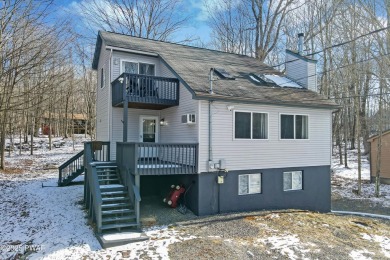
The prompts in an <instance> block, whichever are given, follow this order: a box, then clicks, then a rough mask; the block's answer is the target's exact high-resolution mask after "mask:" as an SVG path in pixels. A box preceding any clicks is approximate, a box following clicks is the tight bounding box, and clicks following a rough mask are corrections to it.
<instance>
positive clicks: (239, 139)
mask: <svg viewBox="0 0 390 260" xmlns="http://www.w3.org/2000/svg"><path fill="white" fill-rule="evenodd" d="M236 112H242V113H250V114H251V128H250V129H251V138H236ZM253 113H256V114H267V138H265V139H258V138H256V139H253ZM233 140H237V141H245V140H247V141H248V140H249V141H253V140H255V141H267V140H269V113H268V112H259V111H248V110H233Z"/></svg>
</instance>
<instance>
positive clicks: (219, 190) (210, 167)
mask: <svg viewBox="0 0 390 260" xmlns="http://www.w3.org/2000/svg"><path fill="white" fill-rule="evenodd" d="M213 74H214V68H210V74H209V82H210V89H209V93H210V94H214V91H213ZM212 103H213V100H211V99H210V100H209V163H208V170H209V172H210V171H211V170H212V169H214V163H213V142H212V140H213V135H212V134H213V131H212V130H213V129H212V126H213V118H212V112H211V105H212ZM217 178H218V177H217ZM213 185H215V183H213ZM217 196H218V197H217V207H218V208H217V210H218V213H220V212H221V209H220V200H221V188H220V187H219V184H217ZM211 203H213V202H211ZM212 205H213V204H212ZM212 207H213V206H212Z"/></svg>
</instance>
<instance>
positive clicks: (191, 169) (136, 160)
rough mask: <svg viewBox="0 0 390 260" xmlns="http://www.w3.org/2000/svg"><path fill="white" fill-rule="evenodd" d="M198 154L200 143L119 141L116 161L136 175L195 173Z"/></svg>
mask: <svg viewBox="0 0 390 260" xmlns="http://www.w3.org/2000/svg"><path fill="white" fill-rule="evenodd" d="M197 155H198V144H170V143H169V144H166V143H117V151H116V161H117V164H118V166H119V167H120V168H125V169H126V170H128V171H129V172H130V173H131V174H135V175H136V174H139V175H171V174H195V173H197V172H198V168H197V165H198V156H197Z"/></svg>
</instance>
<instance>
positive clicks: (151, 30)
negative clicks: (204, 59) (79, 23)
mask: <svg viewBox="0 0 390 260" xmlns="http://www.w3.org/2000/svg"><path fill="white" fill-rule="evenodd" d="M80 6H81V8H80V9H81V12H82V15H83V17H84V18H85V19H86V21H87V22H88V24H89V25H90V28H91V30H92V31H93V32H94V33H95V32H96V29H102V30H109V31H112V32H117V33H123V34H128V35H132V36H138V37H144V38H148V39H158V40H168V39H169V37H170V36H172V35H173V34H174V33H175V32H177V31H178V30H179V29H181V28H182V27H183V26H184V25H185V23H186V22H187V20H188V17H187V16H183V15H181V14H182V12H181V11H180V8H181V7H182V6H181V1H180V0H88V1H84V2H82V3H80Z"/></svg>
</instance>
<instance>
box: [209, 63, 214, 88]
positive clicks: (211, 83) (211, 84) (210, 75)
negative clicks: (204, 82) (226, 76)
mask: <svg viewBox="0 0 390 260" xmlns="http://www.w3.org/2000/svg"><path fill="white" fill-rule="evenodd" d="M213 75H214V68H210V74H209V80H210V89H209V93H210V94H214V91H213V80H214V79H213Z"/></svg>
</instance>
